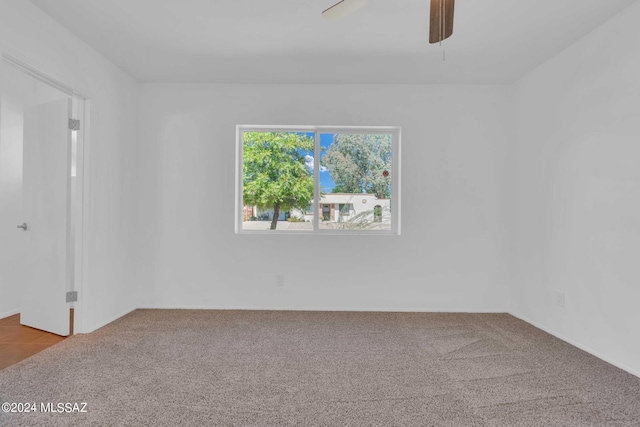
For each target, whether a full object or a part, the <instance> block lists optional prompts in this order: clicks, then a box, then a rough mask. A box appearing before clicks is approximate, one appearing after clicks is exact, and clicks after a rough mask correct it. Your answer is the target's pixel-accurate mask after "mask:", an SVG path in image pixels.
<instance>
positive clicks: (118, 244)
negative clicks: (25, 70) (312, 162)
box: [0, 0, 143, 332]
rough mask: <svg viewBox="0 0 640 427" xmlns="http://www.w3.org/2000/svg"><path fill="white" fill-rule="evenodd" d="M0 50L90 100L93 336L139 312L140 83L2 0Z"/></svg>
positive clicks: (87, 308) (22, 5)
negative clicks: (136, 259)
mask: <svg viewBox="0 0 640 427" xmlns="http://www.w3.org/2000/svg"><path fill="white" fill-rule="evenodd" d="M0 51H4V52H6V53H9V54H11V55H13V56H15V57H17V58H19V59H21V60H22V61H24V62H26V63H28V64H30V65H31V66H33V67H35V68H38V69H40V70H42V71H44V72H46V73H47V74H49V75H51V76H52V77H53V78H55V79H57V80H59V81H61V82H62V83H64V84H66V85H67V86H70V87H72V88H74V89H76V90H78V91H80V92H82V93H83V94H84V95H86V96H88V97H89V98H90V99H91V105H92V108H91V121H90V123H85V124H84V125H85V126H86V125H90V129H91V130H90V132H91V140H90V143H89V144H88V145H87V146H86V149H85V166H86V168H87V170H88V173H87V175H86V176H85V209H84V215H85V235H84V249H85V254H84V262H85V271H84V281H85V283H86V288H88V291H86V292H84V293H82V292H81V293H80V296H79V297H80V302H81V304H80V305H79V311H80V313H79V314H80V316H81V319H82V323H81V324H80V325H77V327H76V329H77V330H78V331H80V332H87V331H91V330H93V329H95V328H97V327H99V326H100V325H102V324H105V323H107V322H109V321H111V320H113V319H115V318H117V317H119V316H120V315H121V314H124V313H125V312H127V311H128V310H130V309H132V308H135V307H136V306H137V305H138V304H139V301H138V300H137V299H136V298H137V295H138V293H137V288H136V287H135V286H136V283H137V281H138V280H143V279H142V278H140V277H139V276H137V275H136V270H135V265H134V260H133V257H132V255H133V254H134V253H135V246H134V242H135V236H134V234H133V231H134V229H135V224H134V222H133V220H132V218H134V217H135V215H134V212H133V209H134V208H135V205H134V200H135V195H136V188H135V183H136V179H135V168H136V163H137V159H136V158H135V154H136V150H135V148H134V147H135V146H136V143H137V114H138V100H139V85H138V84H137V82H135V81H134V80H133V79H132V78H131V77H129V76H128V75H127V74H125V73H124V72H123V71H121V70H120V69H119V68H117V67H116V66H114V65H113V64H112V63H111V62H109V61H108V60H106V59H105V58H104V57H102V56H101V55H100V54H98V53H97V52H95V51H94V50H93V49H92V48H90V47H89V46H87V45H86V44H84V43H83V42H81V41H80V40H79V39H78V38H77V37H75V36H73V35H72V34H71V33H70V32H69V31H68V30H66V29H65V28H63V27H62V26H60V25H59V24H57V23H56V22H55V21H54V20H53V19H51V18H50V17H49V16H48V15H46V14H44V13H43V12H42V11H41V10H40V9H38V8H36V7H35V6H33V5H32V4H31V3H30V2H28V1H24V0H0Z"/></svg>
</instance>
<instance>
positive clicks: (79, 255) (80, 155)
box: [0, 51, 91, 334]
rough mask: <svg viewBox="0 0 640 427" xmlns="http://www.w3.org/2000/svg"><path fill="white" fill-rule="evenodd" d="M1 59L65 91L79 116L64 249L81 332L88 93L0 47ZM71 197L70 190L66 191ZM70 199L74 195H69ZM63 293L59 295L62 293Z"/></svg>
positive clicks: (83, 327) (85, 293) (85, 292)
mask: <svg viewBox="0 0 640 427" xmlns="http://www.w3.org/2000/svg"><path fill="white" fill-rule="evenodd" d="M0 62H2V63H3V64H4V65H6V66H10V67H12V68H14V69H17V70H18V71H20V72H22V73H24V74H25V75H27V76H29V77H31V78H34V79H36V80H38V81H40V82H42V83H44V84H47V85H49V86H51V87H53V88H55V89H57V90H59V91H60V92H62V93H64V94H66V95H68V96H69V97H70V98H71V99H72V100H73V110H74V115H75V116H76V117H75V118H76V119H80V130H79V131H77V133H76V150H77V151H76V191H75V200H74V202H73V203H71V204H70V207H69V212H67V215H69V214H72V215H74V220H75V226H74V231H75V238H74V239H73V240H71V239H67V252H69V250H70V249H71V248H72V247H73V249H74V251H73V254H74V256H73V272H74V287H73V289H74V290H75V291H77V292H78V294H77V295H78V300H77V301H76V302H74V320H73V323H74V326H73V330H74V334H75V333H83V332H85V331H87V330H88V328H87V327H86V326H87V325H86V322H87V320H88V319H87V316H86V312H85V307H86V306H88V304H86V301H88V298H87V296H88V290H89V289H88V288H89V287H88V286H87V284H86V283H85V280H84V278H85V277H86V274H85V273H86V270H85V263H84V262H83V261H84V259H85V258H86V256H85V255H86V254H85V250H86V249H85V248H86V246H85V245H84V234H85V233H84V210H85V209H84V207H85V202H84V201H85V198H86V197H85V195H86V192H85V191H86V190H85V188H86V187H85V179H86V176H87V175H86V172H85V151H86V147H87V143H88V141H89V135H90V126H89V124H90V111H91V108H90V107H91V101H90V99H89V98H88V97H86V96H84V95H83V94H82V93H81V92H79V91H77V90H75V89H73V88H71V87H69V86H67V85H65V84H64V83H62V82H60V81H58V80H57V79H55V78H54V77H52V76H50V75H49V74H48V73H46V72H44V71H42V70H39V69H37V68H35V67H32V66H31V65H29V64H28V63H26V62H24V61H22V60H20V59H18V58H16V57H15V56H13V55H10V54H8V53H6V52H3V51H0ZM69 197H70V194H69ZM72 200H73V199H72ZM70 233H71V229H69V230H67V235H70ZM61 297H62V296H61Z"/></svg>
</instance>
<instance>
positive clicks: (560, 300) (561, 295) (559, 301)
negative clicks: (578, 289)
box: [556, 291, 565, 307]
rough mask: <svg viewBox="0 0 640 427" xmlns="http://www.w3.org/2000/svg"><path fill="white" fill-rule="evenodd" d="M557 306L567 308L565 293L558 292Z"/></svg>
mask: <svg viewBox="0 0 640 427" xmlns="http://www.w3.org/2000/svg"><path fill="white" fill-rule="evenodd" d="M556 305H557V306H558V307H564V306H565V295H564V292H560V291H556Z"/></svg>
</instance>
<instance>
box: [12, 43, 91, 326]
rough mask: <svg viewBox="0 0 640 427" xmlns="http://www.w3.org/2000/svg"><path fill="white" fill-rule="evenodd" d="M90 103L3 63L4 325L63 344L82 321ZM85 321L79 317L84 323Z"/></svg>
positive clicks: (19, 65)
mask: <svg viewBox="0 0 640 427" xmlns="http://www.w3.org/2000/svg"><path fill="white" fill-rule="evenodd" d="M85 104H86V100H85V98H84V97H83V96H82V95H80V94H79V93H77V92H75V91H74V90H72V89H70V88H68V87H66V86H64V85H63V84H61V83H59V82H57V81H55V80H54V79H51V78H50V77H48V76H47V75H46V74H44V73H42V72H40V71H39V70H36V69H34V68H32V67H30V66H29V65H28V64H25V63H24V62H22V61H20V60H18V59H17V58H14V57H12V56H9V55H6V54H3V55H2V59H1V60H0V295H2V298H0V319H2V318H7V317H10V316H15V315H16V314H18V313H19V314H20V323H21V324H22V325H25V326H28V327H31V328H35V329H40V330H43V331H47V332H51V333H54V334H56V335H59V336H68V335H70V334H72V333H73V329H74V327H73V325H74V323H75V324H76V325H77V324H78V321H79V317H80V316H81V310H79V309H80V308H81V306H80V305H79V304H80V300H81V298H80V296H81V294H82V293H81V292H80V291H81V288H82V280H81V279H82V274H81V273H82V264H81V261H82V193H83V182H82V177H83V162H82V159H83V145H84V141H85V139H86V135H85V130H84V126H83V123H85V119H86V117H85ZM79 315H80V316H79Z"/></svg>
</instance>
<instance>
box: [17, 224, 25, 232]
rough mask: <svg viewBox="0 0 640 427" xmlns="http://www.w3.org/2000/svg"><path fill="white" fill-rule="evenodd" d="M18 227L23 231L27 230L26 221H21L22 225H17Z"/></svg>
mask: <svg viewBox="0 0 640 427" xmlns="http://www.w3.org/2000/svg"><path fill="white" fill-rule="evenodd" d="M18 228H22V229H23V230H24V231H27V223H26V222H23V223H22V225H19V226H18Z"/></svg>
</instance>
